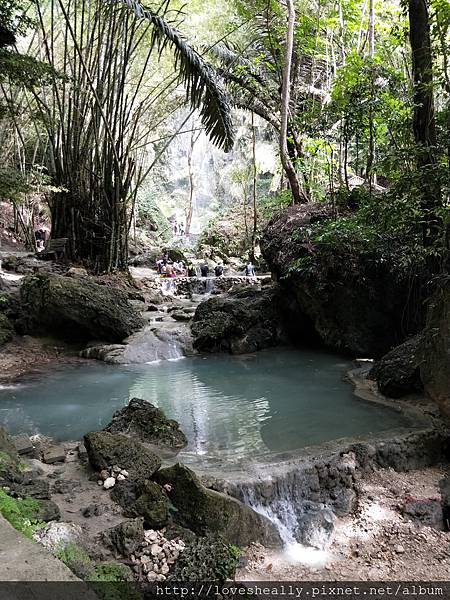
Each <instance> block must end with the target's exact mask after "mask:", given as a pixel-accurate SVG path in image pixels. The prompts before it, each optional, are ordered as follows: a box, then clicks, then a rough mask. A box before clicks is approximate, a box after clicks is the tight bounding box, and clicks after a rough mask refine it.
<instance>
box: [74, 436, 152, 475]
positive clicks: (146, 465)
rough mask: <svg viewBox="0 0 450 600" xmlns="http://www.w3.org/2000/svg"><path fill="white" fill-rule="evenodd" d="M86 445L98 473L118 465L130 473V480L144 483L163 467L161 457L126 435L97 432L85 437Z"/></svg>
mask: <svg viewBox="0 0 450 600" xmlns="http://www.w3.org/2000/svg"><path fill="white" fill-rule="evenodd" d="M84 444H85V446H86V450H87V453H88V456H89V462H90V463H91V465H92V466H93V467H94V469H96V470H97V471H102V470H103V469H107V468H108V467H111V466H114V465H117V466H119V467H120V468H122V469H126V470H127V471H128V472H129V476H130V479H132V480H135V481H144V480H145V479H149V478H150V477H151V476H152V475H153V474H154V473H155V472H156V471H157V470H158V469H159V467H160V466H161V459H160V458H159V456H157V455H156V454H154V453H153V452H151V451H150V450H148V449H147V448H145V447H144V446H143V445H142V444H141V443H140V442H138V441H137V440H133V439H132V438H129V437H127V436H125V435H121V434H113V433H109V432H108V431H96V432H92V433H88V434H86V435H85V436H84Z"/></svg>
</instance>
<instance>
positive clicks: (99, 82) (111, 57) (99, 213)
mask: <svg viewBox="0 0 450 600" xmlns="http://www.w3.org/2000/svg"><path fill="white" fill-rule="evenodd" d="M164 6H165V8H166V9H167V3H165V4H164ZM38 13H39V23H40V28H41V31H42V39H43V46H44V50H45V56H46V59H47V60H48V62H49V63H50V64H52V65H53V66H54V67H55V68H56V69H58V68H60V69H61V70H63V71H64V72H65V74H66V76H67V77H68V78H67V79H66V80H64V82H63V84H62V85H61V82H60V81H58V80H57V79H56V78H55V79H54V81H53V90H52V95H51V96H50V97H48V95H45V94H42V95H40V96H39V97H37V102H38V106H39V110H40V113H41V114H40V119H41V120H42V121H43V122H44V123H45V124H46V127H47V134H48V139H49V141H50V148H49V152H48V162H47V166H48V169H49V171H50V172H51V173H52V175H53V177H54V180H55V182H56V184H57V185H58V186H59V187H60V188H62V189H64V190H65V191H64V192H63V193H59V194H54V195H53V197H52V199H51V202H50V208H51V214H52V235H53V236H54V237H57V238H68V240H69V243H68V246H67V254H68V257H69V258H70V259H72V260H75V261H81V262H84V263H85V264H86V265H87V266H90V267H92V268H93V269H95V270H96V271H97V272H110V271H112V270H114V269H126V268H127V262H128V232H129V229H130V224H131V220H132V214H133V212H134V201H135V198H136V192H137V189H138V187H139V185H140V184H141V183H142V182H143V180H144V179H145V176H146V175H147V174H148V171H149V169H151V166H152V165H153V164H154V161H153V162H151V164H150V167H148V165H147V159H146V153H145V147H146V145H147V144H148V143H149V141H150V138H149V133H150V131H152V130H153V129H154V127H155V123H154V121H153V118H152V117H153V115H154V114H155V107H154V105H155V102H156V100H157V99H158V98H160V97H161V96H164V95H165V94H167V93H169V92H172V93H174V94H177V91H176V90H177V85H178V84H183V85H184V86H185V89H186V98H185V100H184V102H188V103H189V104H190V106H191V109H192V110H193V111H194V110H199V112H200V118H201V122H202V124H203V127H204V129H205V131H206V133H207V134H208V135H209V136H210V139H211V140H212V141H213V142H214V143H215V144H216V145H218V146H219V147H221V148H223V149H224V150H226V151H228V150H230V149H231V147H232V145H233V127H232V123H231V118H230V108H229V105H228V101H227V98H226V96H225V94H224V92H223V91H222V89H221V88H220V86H219V85H218V83H217V80H216V76H215V72H214V70H213V69H212V67H211V66H210V65H209V64H208V63H206V62H205V61H204V60H203V58H202V57H201V56H200V54H198V53H197V52H196V51H195V50H194V49H193V48H192V46H190V45H189V44H188V43H187V41H186V40H185V39H184V37H183V36H182V35H181V33H180V32H179V31H178V30H177V29H176V28H175V27H174V26H173V25H172V24H171V23H169V22H168V21H167V20H166V19H164V13H163V14H162V15H161V14H157V13H156V12H151V11H150V10H149V9H147V8H144V7H143V6H142V5H141V4H140V3H138V2H134V0H123V1H122V2H120V3H115V4H113V5H111V4H106V3H105V2H104V1H103V0H94V1H93V2H88V1H87V0H76V1H75V2H72V3H71V4H70V5H69V6H67V5H66V3H65V2H63V0H53V2H52V7H51V11H50V15H49V16H47V15H46V14H44V13H43V12H42V10H40V8H39V7H38ZM61 21H63V22H64V24H65V27H66V29H67V32H66V34H65V36H64V39H63V40H61V36H60V34H59V28H58V26H57V23H58V22H61ZM140 48H144V52H143V54H139V51H140ZM166 49H168V50H170V51H171V52H172V54H173V57H174V59H175V75H174V76H173V77H162V78H161V81H160V83H159V84H158V85H156V86H155V88H154V93H153V94H149V93H148V92H147V93H145V88H146V85H148V83H149V80H148V79H147V75H148V71H150V72H151V71H152V62H151V60H152V57H153V56H154V55H155V56H156V57H157V58H160V57H161V56H162V54H163V53H164V51H165V50H166ZM153 71H155V67H153ZM178 99H179V101H178V102H177V103H176V105H177V107H179V106H180V105H181V104H183V100H182V99H181V98H180V97H179V96H178Z"/></svg>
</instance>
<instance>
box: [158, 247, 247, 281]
mask: <svg viewBox="0 0 450 600" xmlns="http://www.w3.org/2000/svg"><path fill="white" fill-rule="evenodd" d="M156 270H157V271H158V275H161V277H177V276H180V277H186V276H188V277H195V276H196V275H197V272H196V269H195V267H194V265H193V264H192V263H190V264H189V265H187V266H186V265H185V264H184V262H183V261H182V260H180V261H176V260H174V261H173V260H171V259H170V257H169V254H168V253H167V252H166V253H164V255H163V256H162V257H161V258H160V259H158V260H157V261H156ZM224 272H225V267H224V265H223V263H222V262H220V261H219V262H218V263H217V264H216V266H215V267H214V275H215V276H216V277H222V276H223V275H224ZM200 274H201V276H202V277H209V266H208V264H207V263H206V262H204V263H203V264H201V265H200ZM245 276H246V277H256V275H255V267H254V266H253V264H252V262H251V261H250V260H249V261H248V262H247V264H246V265H245Z"/></svg>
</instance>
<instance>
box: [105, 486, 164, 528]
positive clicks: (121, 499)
mask: <svg viewBox="0 0 450 600" xmlns="http://www.w3.org/2000/svg"><path fill="white" fill-rule="evenodd" d="M111 498H112V499H113V500H114V502H117V504H119V505H120V506H121V507H122V508H123V514H124V515H125V516H126V517H144V521H145V524H146V526H147V527H151V528H153V529H161V527H164V526H165V525H167V523H168V521H169V507H170V501H169V498H168V497H167V494H166V493H165V492H164V490H163V489H162V487H161V486H159V485H158V484H157V483H155V482H154V481H150V480H144V481H143V482H138V483H135V482H134V481H128V480H127V481H120V482H117V484H116V486H115V487H114V489H113V490H112V492H111Z"/></svg>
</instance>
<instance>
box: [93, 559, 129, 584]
mask: <svg viewBox="0 0 450 600" xmlns="http://www.w3.org/2000/svg"><path fill="white" fill-rule="evenodd" d="M130 578H131V579H132V574H131V571H130V569H129V567H127V566H126V565H123V564H122V563H101V564H99V565H96V566H95V578H94V581H99V582H100V581H109V582H120V581H122V582H123V581H130Z"/></svg>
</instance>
